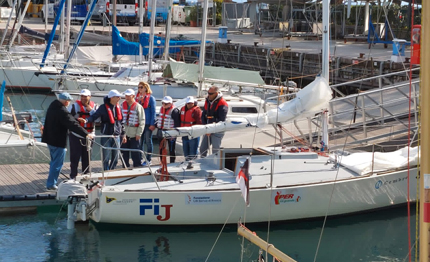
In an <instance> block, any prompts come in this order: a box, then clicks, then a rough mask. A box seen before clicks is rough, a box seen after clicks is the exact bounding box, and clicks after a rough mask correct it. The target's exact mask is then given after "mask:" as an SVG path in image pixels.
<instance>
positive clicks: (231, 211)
mask: <svg viewBox="0 0 430 262" xmlns="http://www.w3.org/2000/svg"><path fill="white" fill-rule="evenodd" d="M239 191H240V190H239ZM240 198H241V195H240V194H239V195H238V197H237V198H236V202H235V203H234V205H233V207H232V208H231V209H230V214H228V217H227V219H226V220H225V221H224V224H223V225H222V228H221V230H220V232H219V233H218V236H217V238H216V240H215V243H214V244H213V245H212V248H211V250H210V251H209V254H208V256H207V257H206V259H205V262H207V261H208V260H209V257H210V256H211V254H212V251H213V250H214V248H215V245H216V244H217V242H218V240H219V238H220V236H221V233H222V232H223V231H224V228H225V225H226V224H227V222H228V220H229V219H230V216H231V214H232V213H233V210H234V209H235V207H236V205H237V202H238V201H239V199H240ZM243 238H244V237H243ZM242 248H243V246H242ZM241 253H243V252H241Z"/></svg>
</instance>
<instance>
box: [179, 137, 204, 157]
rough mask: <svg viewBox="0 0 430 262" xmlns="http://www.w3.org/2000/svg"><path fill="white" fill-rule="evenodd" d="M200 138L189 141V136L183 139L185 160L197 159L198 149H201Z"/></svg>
mask: <svg viewBox="0 0 430 262" xmlns="http://www.w3.org/2000/svg"><path fill="white" fill-rule="evenodd" d="M199 143H200V137H196V138H193V139H189V138H188V136H183V137H182V147H183V150H184V156H185V160H186V161H189V160H193V159H195V158H197V156H198V153H197V149H198V147H199Z"/></svg>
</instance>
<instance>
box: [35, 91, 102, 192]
mask: <svg viewBox="0 0 430 262" xmlns="http://www.w3.org/2000/svg"><path fill="white" fill-rule="evenodd" d="M71 100H72V97H71V96H70V94H68V93H61V94H59V95H58V100H55V101H53V102H52V103H51V104H50V105H49V108H48V111H47V112H46V117H45V125H44V127H43V134H42V142H45V143H46V144H48V148H49V153H50V155H51V162H50V164H49V176H48V180H47V182H46V188H47V189H48V190H56V189H57V185H56V184H57V179H58V176H59V175H60V171H61V168H62V167H63V163H64V158H65V156H66V146H67V134H68V130H70V131H72V132H74V133H75V134H77V135H79V136H82V137H86V136H89V137H90V138H93V137H94V136H93V135H90V134H88V132H87V131H86V130H85V129H84V128H83V127H81V126H80V125H79V123H78V121H76V119H75V118H73V116H72V115H71V114H70V113H69V111H67V107H68V106H69V104H70V101H71Z"/></svg>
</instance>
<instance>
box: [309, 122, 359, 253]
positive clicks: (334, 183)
mask: <svg viewBox="0 0 430 262" xmlns="http://www.w3.org/2000/svg"><path fill="white" fill-rule="evenodd" d="M353 119H354V116H353V115H352V118H351V120H350V122H349V128H348V130H349V129H351V125H352V122H353ZM347 141H348V136H345V142H344V143H343V148H342V151H345V149H346V142H347ZM342 157H343V156H339V159H338V162H339V163H341V162H342ZM339 171H340V168H337V172H336V176H335V178H334V181H333V188H332V190H331V193H330V199H329V203H328V206H327V209H326V213H325V216H324V222H323V225H322V228H321V233H320V237H319V239H318V244H317V248H316V251H315V257H314V262H316V260H317V256H318V252H319V248H320V246H321V241H322V236H323V234H324V229H325V225H326V223H327V217H328V212H329V210H330V207H331V201H332V199H333V194H334V189H335V187H336V181H337V178H338V176H339Z"/></svg>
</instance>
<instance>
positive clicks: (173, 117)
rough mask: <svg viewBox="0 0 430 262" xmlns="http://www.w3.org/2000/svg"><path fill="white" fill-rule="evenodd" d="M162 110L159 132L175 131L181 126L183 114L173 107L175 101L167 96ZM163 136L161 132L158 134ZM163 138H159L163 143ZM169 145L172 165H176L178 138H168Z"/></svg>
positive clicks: (159, 117)
mask: <svg viewBox="0 0 430 262" xmlns="http://www.w3.org/2000/svg"><path fill="white" fill-rule="evenodd" d="M161 104H162V106H161V108H160V114H159V116H158V118H157V128H158V130H159V131H161V130H168V129H173V128H175V127H180V126H181V113H180V111H179V109H178V108H175V106H174V105H173V100H172V98H171V97H170V96H165V97H164V98H163V100H161ZM158 133H159V134H161V132H158ZM162 139H163V137H161V136H160V135H159V136H158V140H159V141H160V142H161V140H162ZM167 144H168V145H169V155H170V163H174V162H175V159H176V153H175V148H176V137H174V138H168V143H167ZM160 158H161V148H160Z"/></svg>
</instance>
